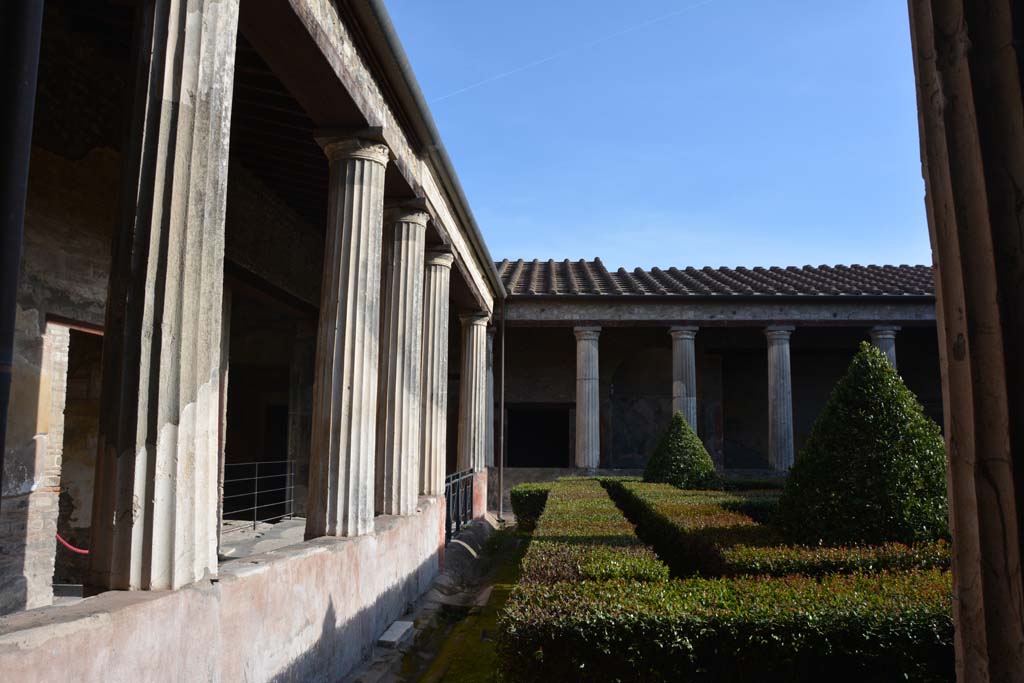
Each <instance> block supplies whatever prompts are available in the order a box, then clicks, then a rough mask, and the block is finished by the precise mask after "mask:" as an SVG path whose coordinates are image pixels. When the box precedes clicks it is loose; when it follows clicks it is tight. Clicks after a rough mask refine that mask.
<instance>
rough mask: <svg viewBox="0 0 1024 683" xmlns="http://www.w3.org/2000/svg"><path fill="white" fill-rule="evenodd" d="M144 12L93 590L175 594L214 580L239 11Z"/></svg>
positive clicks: (118, 237)
mask: <svg viewBox="0 0 1024 683" xmlns="http://www.w3.org/2000/svg"><path fill="white" fill-rule="evenodd" d="M186 5H187V7H186ZM150 10H151V11H149V12H144V13H142V14H140V15H139V18H138V22H137V24H138V25H137V26H136V28H137V29H138V31H137V32H138V35H139V36H142V38H143V40H144V44H143V45H141V49H140V50H138V51H137V62H136V63H135V64H134V65H133V68H132V71H133V73H134V74H135V76H136V82H135V84H134V86H133V90H134V92H135V93H136V96H137V100H138V101H137V102H136V106H135V107H133V120H132V122H131V130H132V131H133V132H132V137H133V140H132V143H133V144H131V145H129V146H128V148H127V149H125V150H123V153H124V154H125V158H124V162H125V169H126V170H125V172H124V174H123V176H124V184H123V187H122V190H121V203H120V215H119V223H118V227H117V230H116V233H115V237H114V249H113V252H112V260H111V273H110V282H109V288H108V293H107V306H106V322H105V326H104V327H105V332H106V334H105V336H104V340H103V399H102V401H101V408H100V429H99V447H98V449H97V459H96V477H95V482H96V483H95V488H94V492H93V493H94V495H93V514H92V519H93V525H92V538H91V540H90V547H89V551H90V553H89V579H88V583H89V586H88V590H90V591H98V590H104V589H108V588H114V589H148V590H164V589H173V588H177V587H180V586H183V585H185V584H188V583H191V582H193V581H196V580H198V579H200V578H203V577H204V576H216V574H217V528H218V524H217V507H218V495H217V493H218V454H219V446H218V442H219V429H218V427H219V424H218V423H219V419H220V407H219V406H220V398H221V396H220V394H221V386H220V371H221V363H220V358H221V341H222V333H223V332H222V325H221V316H222V298H223V297H222V293H223V285H224V212H225V207H226V198H227V180H228V149H229V144H230V136H229V131H230V125H231V93H232V89H233V83H234V71H235V69H234V63H235V42H236V36H237V34H238V0H220V1H217V2H214V1H212V0H189V2H187V3H186V2H184V0H168V1H167V2H162V3H154V4H153V6H151V7H150Z"/></svg>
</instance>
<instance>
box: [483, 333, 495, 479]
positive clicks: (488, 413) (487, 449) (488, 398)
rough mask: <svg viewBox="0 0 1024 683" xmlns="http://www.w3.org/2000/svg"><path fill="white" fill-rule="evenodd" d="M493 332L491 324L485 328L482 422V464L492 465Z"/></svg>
mask: <svg viewBox="0 0 1024 683" xmlns="http://www.w3.org/2000/svg"><path fill="white" fill-rule="evenodd" d="M494 332H495V328H494V327H493V326H491V327H488V328H487V386H486V389H485V391H484V401H485V402H486V404H487V408H486V410H485V411H484V413H485V418H484V419H485V420H486V422H485V424H484V464H485V465H486V466H487V467H494Z"/></svg>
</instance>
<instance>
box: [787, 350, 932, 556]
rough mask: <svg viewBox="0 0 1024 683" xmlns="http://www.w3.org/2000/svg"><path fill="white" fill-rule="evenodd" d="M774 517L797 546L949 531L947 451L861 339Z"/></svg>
mask: <svg viewBox="0 0 1024 683" xmlns="http://www.w3.org/2000/svg"><path fill="white" fill-rule="evenodd" d="M776 522H777V524H778V525H779V526H781V527H782V529H783V530H784V531H785V532H786V533H787V534H788V535H789V536H790V537H791V538H792V539H793V540H795V541H799V542H803V543H818V542H823V543H829V544H840V543H879V542H883V541H903V542H907V543H909V542H912V541H916V540H922V539H929V538H935V537H938V536H941V535H944V534H945V533H946V529H947V521H946V452H945V446H944V444H943V441H942V433H941V431H940V430H939V427H938V425H936V424H935V422H934V421H932V420H931V419H930V418H929V417H928V416H927V415H925V414H924V409H923V408H922V407H921V404H920V403H919V402H918V400H917V397H916V396H914V394H913V392H911V391H910V390H909V389H908V388H907V386H906V385H905V384H904V383H903V380H902V379H900V376H899V375H898V374H897V373H896V371H895V370H894V369H893V368H892V367H891V366H890V365H889V363H888V361H887V360H886V358H885V356H884V355H883V354H882V352H881V351H879V350H878V349H876V348H875V347H874V346H871V345H870V344H868V343H866V342H865V343H862V344H861V347H860V351H859V352H858V353H857V355H856V356H854V358H853V362H852V363H851V364H850V367H849V369H848V370H847V372H846V375H845V376H844V377H843V378H842V379H840V380H839V383H838V384H836V386H835V388H834V389H833V390H832V396H831V397H830V398H829V400H828V403H827V404H826V405H825V409H824V410H823V411H822V413H821V415H820V416H819V417H818V420H817V422H815V423H814V428H813V429H812V430H811V435H810V437H808V439H807V443H806V444H805V446H804V448H803V450H801V452H800V454H799V455H798V456H797V458H796V463H795V464H794V465H793V469H792V471H791V472H790V474H789V480H788V481H787V482H786V488H785V490H784V491H783V493H782V498H781V499H780V501H779V508H778V512H777V515H776Z"/></svg>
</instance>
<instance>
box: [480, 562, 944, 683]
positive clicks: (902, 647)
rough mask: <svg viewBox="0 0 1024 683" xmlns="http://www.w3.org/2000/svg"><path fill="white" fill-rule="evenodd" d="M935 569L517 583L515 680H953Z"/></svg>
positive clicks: (506, 644)
mask: <svg viewBox="0 0 1024 683" xmlns="http://www.w3.org/2000/svg"><path fill="white" fill-rule="evenodd" d="M951 583H952V582H951V580H950V575H949V573H948V572H942V571H939V570H929V571H913V572H901V573H895V574H893V573H875V574H870V575H862V574H853V575H833V576H826V577H822V578H817V579H816V578H808V577H802V576H790V577H786V578H783V579H777V578H776V579H757V578H744V579H689V580H685V581H669V582H661V583H637V582H631V581H611V582H604V583H558V584H553V585H542V584H534V585H521V586H520V587H518V588H517V589H516V590H515V591H514V592H513V594H512V597H511V598H510V600H509V602H508V603H507V605H506V609H505V612H504V613H503V615H502V617H501V621H500V628H499V632H500V635H499V639H498V656H499V661H500V662H501V665H502V671H503V672H504V674H505V675H506V676H508V678H509V679H510V680H513V681H537V680H586V681H631V680H644V681H661V680H706V681H719V680H729V681H759V682H760V681H791V680H826V679H827V680H839V681H853V680H856V681H862V680H874V681H889V680H897V679H899V680H903V679H909V680H914V681H928V680H951V679H952V677H953V623H952V619H951V617H950V604H951V600H952V596H951V593H952V585H951Z"/></svg>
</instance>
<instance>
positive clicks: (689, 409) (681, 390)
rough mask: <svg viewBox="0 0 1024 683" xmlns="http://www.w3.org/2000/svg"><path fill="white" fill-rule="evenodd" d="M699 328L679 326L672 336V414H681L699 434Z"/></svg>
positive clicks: (670, 329) (672, 332) (673, 329)
mask: <svg viewBox="0 0 1024 683" xmlns="http://www.w3.org/2000/svg"><path fill="white" fill-rule="evenodd" d="M698 329H699V328H698V327H696V326H691V325H685V326H684V325H678V326H674V327H671V328H669V334H670V335H672V413H673V414H675V413H679V412H681V413H682V414H683V416H684V417H685V418H686V421H687V422H689V423H690V426H691V427H693V431H694V432H697V358H696V353H695V349H694V346H695V344H694V342H695V339H696V337H697V331H698Z"/></svg>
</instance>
